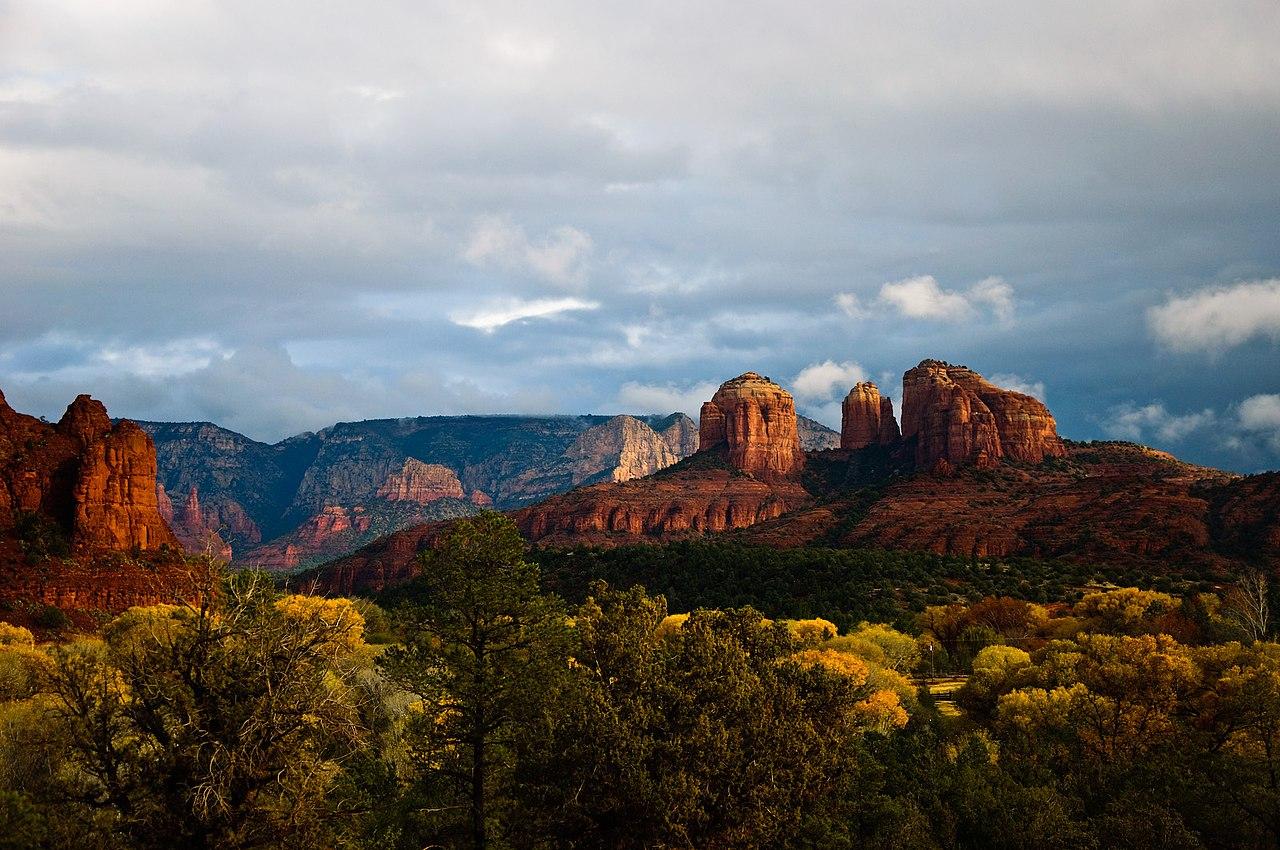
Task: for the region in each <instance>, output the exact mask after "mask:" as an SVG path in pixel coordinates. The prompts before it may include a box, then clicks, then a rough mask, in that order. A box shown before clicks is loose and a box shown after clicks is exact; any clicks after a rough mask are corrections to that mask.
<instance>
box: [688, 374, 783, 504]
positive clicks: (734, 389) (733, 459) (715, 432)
mask: <svg viewBox="0 0 1280 850" xmlns="http://www.w3.org/2000/svg"><path fill="white" fill-rule="evenodd" d="M721 445H724V446H726V447H727V449H728V454H729V463H730V464H731V465H732V466H733V467H734V468H736V469H740V470H742V471H743V472H748V473H751V474H752V475H755V476H757V477H759V478H761V479H764V480H776V479H783V478H788V477H791V476H794V475H795V474H796V473H798V472H799V471H800V469H801V467H803V466H804V452H803V450H802V449H801V448H800V436H799V432H798V430H797V426H796V405H795V400H794V399H792V397H791V394H790V393H788V392H787V391H786V390H784V389H782V387H780V386H778V385H777V384H775V383H773V381H770V380H769V379H768V378H765V377H763V376H761V375H759V374H757V373H756V372H745V373H743V374H741V375H739V376H738V377H736V378H734V379H732V380H729V381H725V382H724V383H723V384H721V385H720V389H718V390H716V393H715V395H713V396H712V397H711V400H710V401H708V402H706V403H705V404H703V405H702V413H701V421H700V422H699V428H698V451H700V452H704V451H709V450H711V449H714V448H716V447H718V446H721Z"/></svg>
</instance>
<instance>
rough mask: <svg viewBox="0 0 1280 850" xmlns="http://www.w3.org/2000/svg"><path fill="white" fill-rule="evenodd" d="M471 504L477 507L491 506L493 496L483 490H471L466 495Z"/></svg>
mask: <svg viewBox="0 0 1280 850" xmlns="http://www.w3.org/2000/svg"><path fill="white" fill-rule="evenodd" d="M467 498H468V499H469V500H470V502H471V504H473V505H475V506H476V507H477V508H491V507H493V498H492V497H491V496H490V495H489V494H488V493H486V492H485V491H483V490H472V491H471V495H470V496H468V497H467Z"/></svg>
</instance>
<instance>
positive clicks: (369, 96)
mask: <svg viewBox="0 0 1280 850" xmlns="http://www.w3.org/2000/svg"><path fill="white" fill-rule="evenodd" d="M342 91H343V93H345V94H352V95H355V96H356V97H362V98H364V99H365V100H372V101H373V102H374V103H388V102H390V101H393V100H399V99H400V98H402V97H404V92H403V91H401V90H400V89H388V88H383V87H381V86H343V87H342Z"/></svg>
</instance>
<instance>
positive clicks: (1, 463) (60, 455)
mask: <svg viewBox="0 0 1280 850" xmlns="http://www.w3.org/2000/svg"><path fill="white" fill-rule="evenodd" d="M0 492H3V496H0V508H3V509H4V510H3V511H0V525H3V526H7V525H11V524H12V523H13V521H14V518H15V516H14V515H15V513H17V512H24V513H30V514H38V515H42V516H44V517H45V518H46V519H48V520H51V521H53V522H55V523H57V524H58V525H59V526H61V527H62V529H63V530H64V531H65V532H66V533H67V536H68V538H69V540H70V542H71V543H72V544H73V545H74V546H75V548H76V549H77V550H79V551H83V552H91V551H101V550H134V549H137V550H155V549H160V548H161V547H171V548H174V549H176V548H177V547H178V540H177V538H176V537H174V535H173V532H172V531H170V530H169V526H168V525H167V524H166V523H165V521H164V518H163V517H162V516H161V514H160V506H159V502H158V495H157V489H156V452H155V446H154V445H153V444H152V442H151V438H150V437H149V436H147V434H146V432H145V431H143V430H142V429H141V428H139V427H138V426H137V425H135V424H134V423H133V422H130V421H128V420H122V421H120V422H118V423H116V424H114V425H113V424H112V422H111V419H110V417H108V416H107V410H106V408H105V407H103V406H102V403H101V402H99V401H95V400H94V399H92V398H90V397H89V396H87V395H81V396H78V397H77V398H76V400H75V401H73V402H72V403H71V404H70V406H68V407H67V410H66V413H64V414H63V416H62V419H61V420H59V422H58V424H57V425H50V424H48V423H46V422H43V421H41V420H39V419H36V418H35V417H33V416H26V415H24V414H21V413H17V412H16V411H14V410H13V409H12V408H11V407H9V405H8V403H7V402H6V401H5V399H4V396H3V395H2V394H0Z"/></svg>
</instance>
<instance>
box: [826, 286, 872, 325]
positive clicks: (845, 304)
mask: <svg viewBox="0 0 1280 850" xmlns="http://www.w3.org/2000/svg"><path fill="white" fill-rule="evenodd" d="M835 302H836V306H837V307H839V308H840V309H841V310H842V311H843V312H844V314H845V315H846V316H848V317H849V318H850V319H865V318H867V317H868V316H870V315H871V314H870V312H869V311H868V310H867V308H865V307H863V306H862V299H860V298H859V297H858V296H857V295H856V294H854V293H852V292H840V293H837V295H836V297H835Z"/></svg>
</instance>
